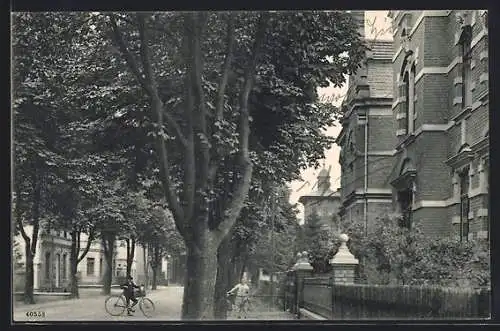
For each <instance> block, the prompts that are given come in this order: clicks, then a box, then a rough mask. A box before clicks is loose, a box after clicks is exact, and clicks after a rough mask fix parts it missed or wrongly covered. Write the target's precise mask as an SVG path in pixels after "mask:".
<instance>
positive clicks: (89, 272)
mask: <svg viewBox="0 0 500 331" xmlns="http://www.w3.org/2000/svg"><path fill="white" fill-rule="evenodd" d="M94 268H95V259H94V258H93V257H88V258H87V276H93V275H94Z"/></svg>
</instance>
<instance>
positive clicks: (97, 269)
mask: <svg viewBox="0 0 500 331" xmlns="http://www.w3.org/2000/svg"><path fill="white" fill-rule="evenodd" d="M25 231H26V233H27V234H28V235H29V236H30V238H31V235H32V233H33V227H32V226H25ZM14 240H16V241H17V242H18V243H19V246H18V251H19V252H20V260H19V261H17V264H16V267H15V268H14V273H15V278H16V281H15V283H16V287H17V288H21V287H23V284H24V263H25V255H24V247H25V242H24V239H23V238H22V237H21V236H20V235H19V236H16V237H14ZM87 240H88V237H87V235H86V234H81V238H80V252H79V255H81V254H82V252H83V251H84V250H85V247H86V246H87ZM114 252H115V254H114V255H115V256H114V259H113V267H112V273H113V276H112V279H113V283H115V284H116V282H120V281H122V280H123V278H124V277H125V276H126V263H127V262H126V257H127V248H126V245H125V242H124V241H123V240H117V241H116V242H115V249H114ZM70 253H71V235H70V233H69V232H66V231H54V230H52V231H50V232H48V231H46V230H41V231H40V233H39V236H38V241H37V247H36V254H35V257H34V262H33V267H34V289H35V290H40V291H64V290H68V288H69V285H70V283H69V282H70V272H71V268H70ZM147 261H148V254H147V250H144V248H143V247H142V246H141V245H136V247H135V252H134V260H133V263H132V269H131V274H132V277H134V279H135V280H136V282H137V283H144V282H145V280H146V277H145V274H146V271H145V268H144V266H145V264H149V263H148V262H147ZM167 265H168V264H167V260H166V259H165V258H164V259H163V261H162V266H161V270H160V273H159V275H158V283H159V284H161V283H164V282H165V281H166V280H167V279H168V276H167V271H168V266H167ZM105 267H106V260H105V257H104V249H103V248H102V245H101V242H100V240H98V239H95V240H94V241H93V242H92V243H91V245H90V249H89V251H88V253H87V254H86V255H85V257H84V258H83V260H82V261H81V262H80V263H79V264H78V269H77V270H78V271H77V275H78V279H79V285H99V284H102V278H103V276H104V272H105ZM148 268H149V275H151V274H152V272H151V268H150V266H149V267H148ZM149 278H150V279H151V276H150V277H149ZM21 279H22V280H21Z"/></svg>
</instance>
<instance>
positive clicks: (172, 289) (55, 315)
mask: <svg viewBox="0 0 500 331" xmlns="http://www.w3.org/2000/svg"><path fill="white" fill-rule="evenodd" d="M115 293H116V294H118V293H121V292H120V290H115V289H114V290H112V294H115ZM182 295H183V288H182V287H176V286H169V287H163V288H159V289H158V290H156V291H148V293H147V297H148V298H149V299H151V300H152V301H153V302H154V304H155V307H156V310H155V313H154V316H152V317H145V316H144V315H143V314H142V312H141V311H140V310H139V309H138V307H137V309H136V311H135V313H134V316H126V314H125V315H124V316H116V317H114V316H110V315H109V314H108V313H107V312H106V310H105V308H104V301H105V299H106V298H107V296H104V295H101V294H100V293H99V291H98V290H94V292H93V293H92V292H90V293H89V291H82V292H81V293H80V299H66V300H60V301H53V302H46V303H40V304H35V305H32V306H31V305H30V306H28V305H24V304H22V305H17V306H14V307H13V321H14V322H40V323H44V322H55V321H107V322H109V321H116V322H126V321H179V320H180V316H181V305H182ZM29 312H41V313H44V315H45V317H28V316H27V313H29ZM246 319H247V320H290V319H293V316H292V315H291V314H289V313H286V312H283V311H280V310H279V309H275V308H269V306H268V305H260V306H259V308H258V309H254V310H253V311H251V312H249V313H248V314H247V318H246ZM228 320H237V318H236V316H232V315H230V316H229V317H228Z"/></svg>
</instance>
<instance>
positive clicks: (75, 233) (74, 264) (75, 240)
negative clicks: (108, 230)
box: [69, 227, 94, 298]
mask: <svg viewBox="0 0 500 331" xmlns="http://www.w3.org/2000/svg"><path fill="white" fill-rule="evenodd" d="M80 234H81V231H80V230H78V229H77V228H76V227H75V228H73V230H72V231H71V252H70V258H69V259H70V270H71V276H70V278H71V297H73V298H79V297H80V294H79V292H78V263H80V262H81V261H82V260H83V259H84V258H85V256H86V255H87V253H88V252H89V250H90V245H91V244H92V241H93V240H94V233H93V231H92V230H90V231H89V235H88V238H87V246H85V249H84V250H83V252H82V254H81V255H79V253H80Z"/></svg>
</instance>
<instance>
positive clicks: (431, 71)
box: [389, 10, 489, 240]
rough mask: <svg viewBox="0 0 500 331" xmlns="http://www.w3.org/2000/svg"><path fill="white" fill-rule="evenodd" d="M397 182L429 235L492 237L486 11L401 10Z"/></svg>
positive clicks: (404, 207)
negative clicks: (489, 216) (489, 222)
mask: <svg viewBox="0 0 500 331" xmlns="http://www.w3.org/2000/svg"><path fill="white" fill-rule="evenodd" d="M389 15H390V17H391V18H392V19H393V34H394V55H393V59H392V60H393V82H394V90H393V94H394V103H393V105H392V108H393V112H394V117H393V118H394V123H395V124H396V128H395V134H396V139H397V144H396V146H395V159H394V161H395V162H394V166H393V171H392V173H391V176H390V178H389V179H390V183H391V186H392V187H393V198H394V202H395V207H396V208H397V209H396V210H398V211H400V212H402V213H403V214H404V215H405V216H406V219H407V220H408V223H409V225H411V223H412V222H419V223H420V224H421V225H422V227H423V229H424V231H425V232H426V233H429V234H437V235H447V234H450V233H451V234H452V235H454V236H458V237H460V238H462V239H465V240H467V239H469V238H476V237H479V238H487V235H488V205H489V203H488V168H489V167H488V164H489V163H488V159H489V148H488V147H489V139H488V138H489V131H488V127H489V120H488V115H489V106H488V91H489V86H488V38H487V36H488V29H487V12H486V11H482V10H459V11H452V10H433V11H394V12H390V14H389Z"/></svg>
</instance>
